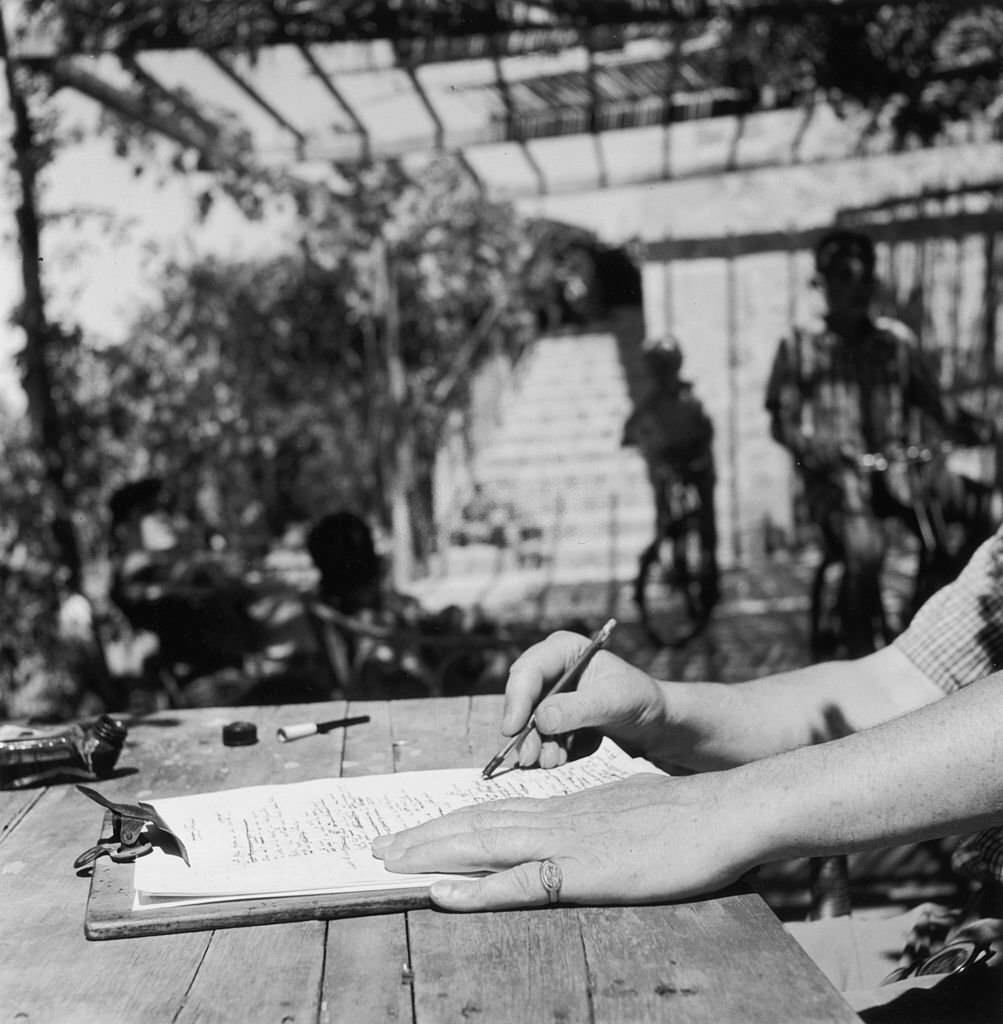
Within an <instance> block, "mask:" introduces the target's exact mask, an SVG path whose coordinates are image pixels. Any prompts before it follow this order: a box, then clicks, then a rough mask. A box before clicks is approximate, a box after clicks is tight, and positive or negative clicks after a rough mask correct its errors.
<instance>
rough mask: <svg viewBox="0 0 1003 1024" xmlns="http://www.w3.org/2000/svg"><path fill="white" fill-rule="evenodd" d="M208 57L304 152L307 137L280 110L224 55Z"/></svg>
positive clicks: (209, 54)
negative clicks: (290, 136)
mask: <svg viewBox="0 0 1003 1024" xmlns="http://www.w3.org/2000/svg"><path fill="white" fill-rule="evenodd" d="M206 57H208V58H209V60H211V61H212V63H213V64H215V65H216V67H217V68H219V70H220V71H221V72H222V73H223V74H224V75H226V77H227V78H229V79H230V81H231V82H233V84H234V85H236V86H237V88H238V89H240V90H241V92H243V93H244V95H245V96H247V97H248V99H250V100H252V101H253V102H254V103H256V104H257V105H258V106H259V107H260V108H261V109H262V110H263V111H264V112H265V113H266V114H268V116H269V117H270V118H271V119H272V120H273V121H274V122H275V123H276V124H277V125H278V126H279V127H280V128H282V129H283V130H284V131H287V132H288V133H289V134H290V135H292V137H293V138H294V139H295V140H296V145H297V149H298V150H299V151H300V152H302V151H303V150H304V149H305V147H306V144H307V137H306V135H305V134H304V133H303V132H302V131H301V130H300V129H299V128H297V127H296V125H294V124H293V123H292V122H291V121H290V120H289V119H288V118H287V117H286V116H285V115H284V114H283V113H282V112H281V111H280V110H278V109H277V108H276V107H275V106H273V105H272V104H271V103H270V102H269V101H268V100H267V99H266V98H265V97H264V96H262V95H261V93H260V92H258V90H257V89H256V88H255V87H254V86H253V85H252V84H251V83H250V82H249V81H248V80H247V79H246V78H244V76H243V75H242V74H241V73H240V72H239V71H238V70H237V69H236V68H235V67H234V66H233V64H231V63H230V61H229V60H227V59H226V58H225V57H223V56H222V54H219V53H207V54H206Z"/></svg>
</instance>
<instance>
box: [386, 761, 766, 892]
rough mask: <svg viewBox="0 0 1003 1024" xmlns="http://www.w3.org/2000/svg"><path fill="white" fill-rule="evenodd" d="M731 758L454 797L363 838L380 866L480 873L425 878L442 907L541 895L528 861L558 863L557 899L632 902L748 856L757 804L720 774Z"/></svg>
mask: <svg viewBox="0 0 1003 1024" xmlns="http://www.w3.org/2000/svg"><path fill="white" fill-rule="evenodd" d="M740 771H741V769H736V770H735V771H730V772H714V773H709V774H706V775H697V776H691V777H687V778H669V777H667V776H663V775H656V774H653V773H646V774H641V775H636V776H633V777H631V778H629V779H623V780H620V781H618V782H614V783H610V784H608V785H605V786H599V787H597V788H595V789H591V790H587V791H585V792H582V793H575V794H572V795H571V796H562V797H551V798H550V799H546V800H497V801H492V802H491V803H488V804H480V805H478V806H474V807H468V808H464V809H462V810H459V811H454V812H452V813H451V814H446V815H444V816H443V817H441V818H437V819H435V820H433V821H430V822H426V823H425V824H423V825H419V826H417V827H416V828H412V829H408V830H407V831H404V832H400V833H398V834H397V835H395V836H383V837H380V838H379V839H377V840H376V841H375V842H374V844H373V854H374V856H376V857H378V858H380V859H381V860H382V861H383V863H384V865H385V866H386V867H387V869H388V870H390V871H394V872H401V873H405V874H409V873H414V872H446V873H453V872H456V873H474V872H489V873H488V874H486V875H484V876H483V877H481V878H473V879H470V880H466V879H463V880H455V881H453V880H449V881H439V882H435V883H434V884H433V885H432V887H431V895H432V899H433V901H434V902H435V903H436V904H437V905H438V906H440V907H443V908H444V909H447V910H463V911H467V910H491V909H504V908H511V907H527V906H542V905H546V904H547V902H548V895H547V891H546V890H545V889H544V887H543V884H542V882H541V879H540V862H541V861H543V860H552V861H554V862H555V863H556V864H557V866H558V867H559V868H560V871H561V875H562V879H563V881H562V885H561V890H560V893H559V900H560V902H562V903H578V904H586V903H587V904H612V903H644V902H652V901H662V900H670V899H682V898H685V897H689V896H694V895H696V894H699V893H703V892H709V891H712V890H715V889H719V888H721V887H722V886H724V885H727V884H728V883H730V882H732V881H734V880H735V879H736V878H737V877H738V876H739V875H741V874H742V873H743V872H745V871H747V870H748V869H749V868H751V867H752V866H754V864H755V863H756V862H757V856H758V854H759V853H761V850H760V849H759V848H758V847H757V841H758V840H757V835H758V831H757V827H761V823H762V822H763V821H764V820H765V814H764V810H765V809H764V808H761V807H757V806H756V800H755V799H752V800H750V799H748V795H747V794H746V793H745V792H744V787H741V786H736V785H731V784H730V783H731V777H732V776H735V775H736V774H737V773H738V772H740Z"/></svg>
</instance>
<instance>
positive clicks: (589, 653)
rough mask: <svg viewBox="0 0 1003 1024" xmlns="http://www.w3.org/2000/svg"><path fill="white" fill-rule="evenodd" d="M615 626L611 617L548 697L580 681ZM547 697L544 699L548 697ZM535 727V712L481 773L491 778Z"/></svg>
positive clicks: (559, 677) (554, 685)
mask: <svg viewBox="0 0 1003 1024" xmlns="http://www.w3.org/2000/svg"><path fill="white" fill-rule="evenodd" d="M615 626H616V619H610V620H609V621H608V622H607V623H606V624H605V625H604V626H603V627H602V629H600V630H599V632H598V633H596V634H595V636H593V637H592V639H591V640H590V641H589V642H588V644H587V645H586V646H585V647H584V648H583V649H582V651H581V653H580V654H579V655H578V656H577V657H576V658H575V660H574V661H573V662H572V663H571V664H570V665H569V666H568V667H567V668H566V669H565V670H564V672H562V673H561V675H560V676H558V678H557V681H556V682H555V683H554V684H553V685H552V686H551V687H550V689H549V690H548V691H547V693H546V697H552V696H554V694H556V693H559V692H561V691H562V690H566V689H568V687H571V686H574V685H575V684H576V683H577V682H578V680H579V679H580V678H581V676H582V673H583V672H584V671H585V669H586V668H588V664H589V662H590V661H591V660H592V657H593V655H595V654H596V653H598V651H599V650H600V649H601V648H603V647H605V646H606V643H607V642H608V640H609V638H610V634H611V633H612V632H613V629H614V627H615ZM546 697H545V698H544V699H546ZM535 728H536V715H535V714H533V715H530V717H529V720H528V721H527V722H526V724H525V725H524V726H523V727H522V728H521V729H520V730H519V731H518V732H517V733H516V734H515V735H514V736H513V737H512V738H511V739H510V740H509V741H508V743H506V744H505V746H504V747H502V749H501V750H499V751H498V753H497V754H495V756H494V757H492V758H491V760H490V761H488V763H487V764H486V765H485V766H484V771H483V772H482V773H481V774H482V775H483V776H484V778H486V779H490V778H491V776H492V775H493V774H494V773H495V772H496V771H497V770H498V769H499V768H500V767H501V766H502V764H503V763H504V761H505V758H506V757H508V755H509V754H510V753H511V752H512V751H513V750H514V749H516V748H517V747H519V746H520V745H521V744H522V743H523V742H524V741H525V739H526V737H527V736H528V735H529V733H530V732H531V731H532V730H533V729H535Z"/></svg>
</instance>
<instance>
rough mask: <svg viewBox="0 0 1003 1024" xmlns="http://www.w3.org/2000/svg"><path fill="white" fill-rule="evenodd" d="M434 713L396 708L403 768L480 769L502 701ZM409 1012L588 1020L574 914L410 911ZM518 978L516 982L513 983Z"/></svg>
mask: <svg viewBox="0 0 1003 1024" xmlns="http://www.w3.org/2000/svg"><path fill="white" fill-rule="evenodd" d="M434 704H435V706H434V707H433V708H432V714H430V715H420V714H418V713H417V712H418V709H417V708H410V707H408V706H407V705H406V702H405V703H404V705H403V706H399V705H397V704H395V705H394V707H393V712H394V732H395V735H396V736H398V737H401V738H404V737H406V739H407V744H406V746H404V747H402V748H401V755H400V758H399V760H400V761H401V766H402V768H406V769H408V770H418V769H421V768H431V767H435V766H437V765H441V764H443V763H447V764H454V765H457V766H465V767H475V768H480V767H482V766H483V765H484V764H485V763H487V761H488V759H489V758H490V757H491V755H492V754H494V752H495V751H496V750H497V749H498V746H499V743H500V741H501V739H502V737H501V735H500V733H499V732H498V724H499V722H500V721H501V701H500V698H498V697H478V698H470V699H468V700H461V701H458V700H441V701H436V702H434ZM408 918H409V933H410V940H411V955H412V958H413V963H414V999H415V1013H416V1016H417V1019H418V1020H419V1021H420V1022H421V1024H426V1022H427V1024H438V1022H440V1021H443V1022H444V1021H457V1020H476V1021H477V1022H478V1024H491V1022H495V1021H497V1022H498V1024H508V1022H512V1021H545V1020H547V1021H551V1020H552V1021H579V1020H588V1019H589V1004H588V991H587V985H586V973H585V967H586V965H585V957H584V953H583V950H582V943H581V937H580V935H579V932H578V923H577V918H576V916H575V912H574V911H571V910H555V911H531V912H526V913H504V914H474V915H470V916H460V915H450V914H442V913H439V912H437V911H433V910H423V911H413V912H411V913H410V914H408ZM513 978H518V979H519V983H518V984H517V985H513V984H512V979H513Z"/></svg>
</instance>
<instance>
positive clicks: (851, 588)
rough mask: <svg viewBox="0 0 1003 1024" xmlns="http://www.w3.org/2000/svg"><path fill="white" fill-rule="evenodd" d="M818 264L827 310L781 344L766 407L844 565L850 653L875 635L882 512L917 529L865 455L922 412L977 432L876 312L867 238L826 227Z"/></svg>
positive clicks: (833, 554) (908, 432) (879, 614)
mask: <svg viewBox="0 0 1003 1024" xmlns="http://www.w3.org/2000/svg"><path fill="white" fill-rule="evenodd" d="M815 271H816V277H815V282H814V283H815V284H816V285H817V286H818V287H819V288H821V290H822V293H823V297H824V301H825V311H824V313H823V315H822V318H821V319H820V320H819V321H817V322H815V323H812V324H809V325H808V326H806V327H796V328H794V330H793V331H792V333H791V336H790V337H789V338H784V339H783V340H782V341H781V342H780V345H779V347H778V349H777V352H776V356H775V358H774V361H773V368H772V370H771V373H770V377H769V382H768V384H767V389H766V402H765V405H766V409H767V411H768V412H769V415H770V428H771V432H772V434H773V437H774V439H775V440H776V441H777V442H778V443H779V444H781V445H783V446H784V447H785V448H786V449H787V450H788V451H789V452H790V453H791V454H792V455H793V457H794V462H795V466H796V468H797V472H798V474H799V475H800V477H801V480H802V483H803V486H804V496H805V502H806V505H807V508H808V512H809V515H810V517H811V520H812V522H813V523H816V524H817V525H818V527H819V528H820V530H821V532H822V543H823V546H824V549H825V551H826V552H827V556H828V558H829V560H830V561H837V560H838V561H841V562H842V563H843V565H844V572H843V577H842V582H841V586H840V593H839V597H838V598H837V607H838V614H839V617H840V621H841V626H842V631H843V638H844V640H845V643H846V647H847V652H848V654H849V656H850V657H858V656H861V655H864V654H867V653H868V652H869V651H873V650H874V649H875V647H876V646H879V645H880V642H881V640H880V638H879V636H878V634H879V633H880V632H881V631H882V629H883V625H881V624H883V622H884V614H883V609H882V606H881V592H880V575H881V569H882V565H883V563H884V559H885V555H886V551H887V546H888V538H887V536H886V533H885V528H884V522H885V521H886V520H889V519H892V518H895V519H898V520H900V521H902V522H903V523H905V524H906V525H907V526H908V527H909V528H910V529H911V530H913V531H914V532H916V531H917V528H918V524H917V519H916V513H915V511H914V508H913V507H912V504H911V501H910V497H909V495H908V493H907V490H906V489H905V488H895V487H894V483H895V473H894V472H892V473H885V472H873V471H871V469H870V468H868V465H867V463H866V460H865V459H864V457H865V456H868V455H870V454H874V453H891V452H893V451H896V450H901V449H904V448H905V447H907V446H908V445H909V444H910V443H915V442H916V441H917V440H918V438H917V437H916V436H915V429H914V424H915V422H916V420H917V419H918V415H917V414H922V415H923V416H925V417H928V418H929V420H931V421H932V422H933V423H935V424H937V425H938V426H939V427H940V428H941V429H942V430H943V431H944V432H945V433H946V434H947V435H948V436H950V437H953V438H955V439H957V440H962V441H965V442H968V443H974V442H977V440H978V437H977V435H976V434H975V433H974V427H973V426H972V425H971V423H970V422H968V421H966V420H965V419H964V417H963V416H962V415H961V414H958V413H956V412H953V411H952V410H951V409H950V408H949V406H948V404H947V403H946V402H945V401H944V399H943V397H942V395H941V393H940V389H939V387H938V384H937V381H936V378H935V377H934V375H933V373H932V372H931V370H930V368H929V367H928V366H927V364H926V362H925V360H924V358H923V354H922V352H921V351H920V349H919V346H918V344H917V342H916V338H915V337H914V335H913V334H912V332H911V331H910V330H909V328H908V327H906V325H905V324H903V323H901V322H900V321H898V320H893V319H890V318H887V317H874V316H872V313H871V306H872V302H873V298H874V292H875V284H876V280H875V251H874V244H873V242H872V241H871V239H870V238H869V237H868V236H867V235H865V234H862V233H860V232H858V231H849V230H834V231H831V232H829V233H827V234H826V235H824V236H823V237H822V238H821V239H820V240H819V242H818V244H817V245H816V247H815Z"/></svg>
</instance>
